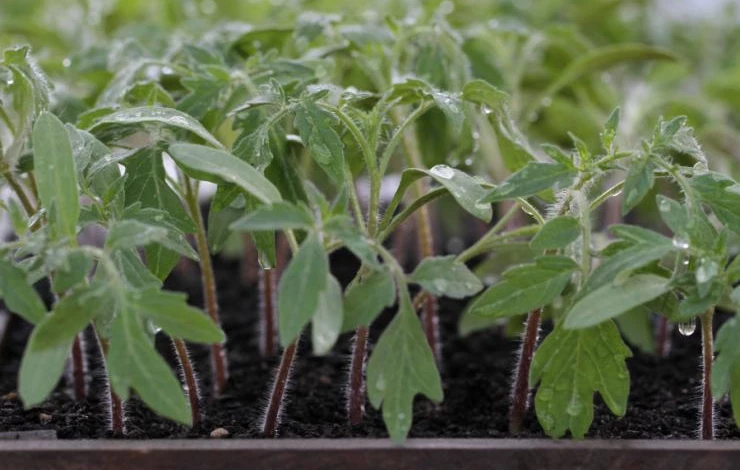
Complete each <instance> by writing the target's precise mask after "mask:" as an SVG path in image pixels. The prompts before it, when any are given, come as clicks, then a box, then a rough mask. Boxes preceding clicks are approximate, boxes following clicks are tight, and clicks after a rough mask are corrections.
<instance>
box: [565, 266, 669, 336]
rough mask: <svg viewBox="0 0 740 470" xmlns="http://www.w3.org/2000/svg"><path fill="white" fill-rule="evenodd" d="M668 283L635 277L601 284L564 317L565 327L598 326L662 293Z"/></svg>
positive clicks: (650, 278)
mask: <svg viewBox="0 0 740 470" xmlns="http://www.w3.org/2000/svg"><path fill="white" fill-rule="evenodd" d="M669 284H670V280H669V279H666V278H663V277H660V276H655V275H653V274H638V275H635V276H633V277H631V278H629V279H627V280H626V281H625V282H623V283H620V284H617V283H616V282H612V283H608V284H604V285H602V286H601V287H599V288H598V289H594V290H592V291H590V292H589V294H588V295H585V296H583V297H581V299H580V300H578V301H577V302H576V303H575V305H573V307H572V308H571V309H570V311H569V312H568V313H567V314H566V316H565V328H568V329H576V328H578V329H581V328H588V327H591V326H594V325H598V324H600V323H602V322H604V321H606V320H609V319H611V318H614V317H616V316H618V315H621V314H622V313H625V312H627V311H629V310H631V309H633V308H635V307H639V306H640V305H642V304H644V303H646V302H649V301H650V300H653V299H655V298H657V297H660V296H661V295H663V294H664V293H666V292H667V291H668V289H669V287H668V286H669Z"/></svg>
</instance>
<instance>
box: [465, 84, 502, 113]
mask: <svg viewBox="0 0 740 470" xmlns="http://www.w3.org/2000/svg"><path fill="white" fill-rule="evenodd" d="M462 97H463V99H464V100H466V101H471V102H473V103H478V104H480V105H482V106H486V107H487V112H491V111H493V110H494V109H498V108H500V107H501V106H503V105H504V103H506V102H507V101H508V99H509V95H508V94H507V93H505V92H503V91H501V90H499V89H498V88H496V87H495V86H493V85H491V84H490V83H488V82H487V81H485V80H480V79H475V80H472V81H470V82H468V83H466V84H465V86H463V90H462Z"/></svg>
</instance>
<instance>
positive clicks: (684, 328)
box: [678, 318, 696, 336]
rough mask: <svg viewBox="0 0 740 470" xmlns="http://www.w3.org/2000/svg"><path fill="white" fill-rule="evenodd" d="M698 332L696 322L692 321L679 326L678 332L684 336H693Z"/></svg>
mask: <svg viewBox="0 0 740 470" xmlns="http://www.w3.org/2000/svg"><path fill="white" fill-rule="evenodd" d="M695 331H696V320H695V319H693V318H692V319H691V320H689V321H686V322H682V323H679V324H678V332H679V333H681V334H682V335H683V336H691V335H693V334H694V332H695Z"/></svg>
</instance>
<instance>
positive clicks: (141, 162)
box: [123, 147, 195, 233]
mask: <svg viewBox="0 0 740 470" xmlns="http://www.w3.org/2000/svg"><path fill="white" fill-rule="evenodd" d="M125 165H126V174H127V175H128V177H127V178H126V181H125V183H124V186H123V187H124V192H125V205H126V207H129V206H131V205H132V204H135V203H137V202H138V203H140V204H141V206H142V207H144V208H147V207H153V208H155V209H161V210H163V211H164V212H166V213H167V214H168V215H169V217H170V218H171V219H172V222H173V224H174V225H175V226H176V227H177V228H178V229H180V230H182V231H183V232H185V233H190V232H194V231H195V224H194V223H193V220H192V219H191V218H190V216H189V215H188V213H187V211H186V210H185V207H184V206H183V203H182V200H181V199H180V197H179V196H178V195H177V194H176V193H175V191H174V190H173V189H172V188H170V186H169V185H168V184H167V180H166V177H167V174H166V172H165V169H164V163H163V162H162V150H161V149H159V148H157V147H145V148H142V149H139V150H138V151H137V152H136V153H134V154H133V155H131V156H130V157H129V158H128V159H127V160H126V162H125Z"/></svg>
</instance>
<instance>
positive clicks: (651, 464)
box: [0, 439, 740, 470]
mask: <svg viewBox="0 0 740 470" xmlns="http://www.w3.org/2000/svg"><path fill="white" fill-rule="evenodd" d="M0 469H8V470H88V469H92V470H109V469H110V470H159V469H161V470H196V469H197V470H291V469H300V470H334V469H349V470H437V469H439V470H443V469H444V470H458V469H465V470H478V469H480V470H509V469H511V470H529V469H532V470H576V469H577V470H617V469H619V470H738V469H740V442H738V441H712V442H706V441H705V442H702V441H687V440H670V441H668V440H663V441H660V440H655V441H639V440H635V441H629V440H613V441H606V440H604V441H600V440H587V441H571V440H544V439H542V440H540V439H521V440H516V439H410V440H408V441H407V442H406V444H404V445H402V446H401V445H396V444H393V443H392V442H390V441H389V440H387V439H303V440H298V439H276V440H266V439H265V440H239V439H226V440H205V439H201V440H149V441H131V440H98V441H64V440H51V441H49V440H46V441H42V440H19V441H5V442H0Z"/></svg>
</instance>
